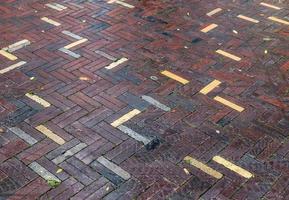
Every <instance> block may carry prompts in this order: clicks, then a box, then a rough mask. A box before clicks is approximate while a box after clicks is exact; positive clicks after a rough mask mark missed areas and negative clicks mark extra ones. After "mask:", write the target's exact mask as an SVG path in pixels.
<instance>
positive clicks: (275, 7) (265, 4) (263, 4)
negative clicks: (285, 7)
mask: <svg viewBox="0 0 289 200" xmlns="http://www.w3.org/2000/svg"><path fill="white" fill-rule="evenodd" d="M260 5H262V6H266V7H268V8H273V9H276V10H281V8H280V7H277V6H274V5H272V4H268V3H264V2H261V3H260Z"/></svg>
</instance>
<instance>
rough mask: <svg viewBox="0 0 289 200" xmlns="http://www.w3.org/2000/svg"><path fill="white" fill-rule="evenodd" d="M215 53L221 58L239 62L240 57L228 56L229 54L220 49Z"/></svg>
mask: <svg viewBox="0 0 289 200" xmlns="http://www.w3.org/2000/svg"><path fill="white" fill-rule="evenodd" d="M216 52H217V53H218V54H220V55H222V56H225V57H228V58H231V59H232V60H235V61H240V60H241V58H240V57H238V56H235V55H233V54H230V53H228V52H226V51H223V50H220V49H219V50H217V51H216Z"/></svg>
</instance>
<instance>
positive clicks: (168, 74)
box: [161, 70, 189, 85]
mask: <svg viewBox="0 0 289 200" xmlns="http://www.w3.org/2000/svg"><path fill="white" fill-rule="evenodd" d="M161 74H163V75H165V76H167V77H169V78H171V79H174V80H176V81H178V82H180V83H182V84H184V85H185V84H187V83H189V81H188V80H186V79H184V78H182V77H180V76H178V75H176V74H174V73H172V72H169V71H167V70H164V71H162V72H161Z"/></svg>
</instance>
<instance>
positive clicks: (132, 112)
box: [111, 109, 141, 127]
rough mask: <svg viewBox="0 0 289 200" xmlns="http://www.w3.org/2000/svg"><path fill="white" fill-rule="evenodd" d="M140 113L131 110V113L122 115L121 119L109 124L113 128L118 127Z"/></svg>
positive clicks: (136, 110)
mask: <svg viewBox="0 0 289 200" xmlns="http://www.w3.org/2000/svg"><path fill="white" fill-rule="evenodd" d="M139 113H141V111H139V110H138V109H133V110H132V111H130V112H128V113H127V114H125V115H123V116H122V117H120V118H118V119H117V120H115V121H114V122H112V123H111V125H112V126H113V127H118V126H119V125H121V124H123V123H124V122H126V121H128V120H130V119H131V118H133V117H134V116H136V115H138V114H139Z"/></svg>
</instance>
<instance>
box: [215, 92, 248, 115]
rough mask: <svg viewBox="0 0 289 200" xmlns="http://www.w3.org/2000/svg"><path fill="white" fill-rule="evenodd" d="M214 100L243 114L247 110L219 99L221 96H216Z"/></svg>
mask: <svg viewBox="0 0 289 200" xmlns="http://www.w3.org/2000/svg"><path fill="white" fill-rule="evenodd" d="M214 100H216V101H218V102H220V103H222V104H224V105H226V106H228V107H230V108H233V109H234V110H237V111H238V112H242V111H243V110H245V109H244V108H243V107H241V106H238V105H236V104H234V103H232V102H231V101H228V100H226V99H224V98H222V97H219V96H216V97H215V98H214Z"/></svg>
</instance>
